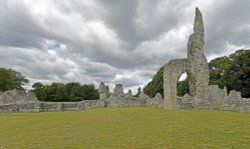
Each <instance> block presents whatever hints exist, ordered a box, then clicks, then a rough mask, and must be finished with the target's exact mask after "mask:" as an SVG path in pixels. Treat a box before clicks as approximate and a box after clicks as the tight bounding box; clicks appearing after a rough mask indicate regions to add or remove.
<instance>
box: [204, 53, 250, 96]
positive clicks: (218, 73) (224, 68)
mask: <svg viewBox="0 0 250 149" xmlns="http://www.w3.org/2000/svg"><path fill="white" fill-rule="evenodd" d="M209 69H210V84H216V85H219V86H220V87H221V88H223V87H224V86H226V87H227V90H228V91H230V90H236V91H239V92H241V94H242V97H250V50H238V51H236V52H235V53H233V54H231V55H229V57H226V56H224V57H219V58H216V59H214V60H212V61H211V62H210V63H209Z"/></svg>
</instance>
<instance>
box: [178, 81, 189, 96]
mask: <svg viewBox="0 0 250 149" xmlns="http://www.w3.org/2000/svg"><path fill="white" fill-rule="evenodd" d="M186 93H189V87H188V81H187V80H184V81H179V82H178V83H177V96H180V97H182V96H184V95H185V94H186Z"/></svg>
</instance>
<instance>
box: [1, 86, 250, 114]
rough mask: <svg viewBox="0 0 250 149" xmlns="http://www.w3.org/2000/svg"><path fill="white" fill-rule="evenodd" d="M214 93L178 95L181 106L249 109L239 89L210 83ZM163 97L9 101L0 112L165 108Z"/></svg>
mask: <svg viewBox="0 0 250 149" xmlns="http://www.w3.org/2000/svg"><path fill="white" fill-rule="evenodd" d="M209 91H210V92H212V93H213V94H211V96H210V100H204V99H198V98H193V97H191V96H190V95H188V94H186V95H184V96H183V97H178V98H177V107H178V109H211V110H235V111H241V112H250V99H246V98H241V95H240V93H239V92H235V91H231V92H230V93H229V95H227V93H226V90H221V89H219V88H218V86H216V85H213V86H209ZM163 105H164V100H163V99H162V97H161V95H160V94H159V93H158V94H156V96H155V97H154V98H149V97H148V96H147V95H146V94H144V93H143V91H142V92H141V94H140V96H139V97H134V96H132V95H126V94H125V95H124V96H123V97H121V98H114V97H110V98H106V99H98V100H84V101H81V102H70V103H43V102H33V103H10V104H0V112H49V111H69V110H88V109H95V108H109V107H154V108H161V109H162V108H163Z"/></svg>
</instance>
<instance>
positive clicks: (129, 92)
mask: <svg viewBox="0 0 250 149" xmlns="http://www.w3.org/2000/svg"><path fill="white" fill-rule="evenodd" d="M133 97H134V96H133V95H132V91H131V90H128V92H127V93H126V94H125V98H133Z"/></svg>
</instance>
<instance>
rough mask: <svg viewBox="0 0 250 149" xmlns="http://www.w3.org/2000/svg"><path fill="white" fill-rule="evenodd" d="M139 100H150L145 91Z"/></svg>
mask: <svg viewBox="0 0 250 149" xmlns="http://www.w3.org/2000/svg"><path fill="white" fill-rule="evenodd" d="M139 98H141V99H143V100H146V99H149V97H148V95H146V94H145V93H144V91H143V90H142V91H141V93H140V95H139Z"/></svg>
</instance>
